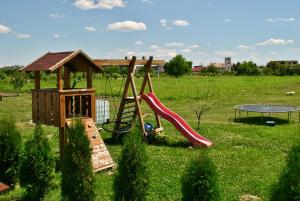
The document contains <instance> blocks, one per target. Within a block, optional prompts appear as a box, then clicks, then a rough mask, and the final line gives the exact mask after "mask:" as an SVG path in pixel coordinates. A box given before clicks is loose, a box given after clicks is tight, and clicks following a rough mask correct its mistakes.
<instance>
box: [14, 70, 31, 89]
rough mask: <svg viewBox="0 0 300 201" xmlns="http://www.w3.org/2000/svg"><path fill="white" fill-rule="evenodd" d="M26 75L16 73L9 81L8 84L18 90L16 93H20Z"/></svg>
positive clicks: (25, 80)
mask: <svg viewBox="0 0 300 201" xmlns="http://www.w3.org/2000/svg"><path fill="white" fill-rule="evenodd" d="M27 79H28V77H27V75H26V74H25V73H24V72H19V71H16V72H15V74H14V75H13V77H12V78H11V80H10V83H11V84H12V86H13V88H14V89H17V90H18V93H20V92H21V89H22V87H23V86H24V85H25V83H26V82H27Z"/></svg>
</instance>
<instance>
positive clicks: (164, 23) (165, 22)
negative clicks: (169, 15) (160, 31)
mask: <svg viewBox="0 0 300 201" xmlns="http://www.w3.org/2000/svg"><path fill="white" fill-rule="evenodd" d="M159 22H160V25H161V26H162V27H166V26H167V20H166V19H161V20H160V21H159Z"/></svg>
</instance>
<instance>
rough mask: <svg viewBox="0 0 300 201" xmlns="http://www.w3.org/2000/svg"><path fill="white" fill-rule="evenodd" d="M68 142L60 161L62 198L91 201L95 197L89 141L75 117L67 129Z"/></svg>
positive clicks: (73, 200) (67, 200) (66, 200)
mask: <svg viewBox="0 0 300 201" xmlns="http://www.w3.org/2000/svg"><path fill="white" fill-rule="evenodd" d="M67 138H68V143H67V144H66V146H65V149H64V153H63V161H62V182H61V190H62V197H63V198H62V200H65V201H91V200H94V198H95V193H94V180H95V179H94V174H93V169H92V164H91V151H92V150H91V148H90V142H89V140H88V138H87V136H86V135H85V132H84V125H83V124H82V122H81V121H80V120H79V119H77V120H75V121H74V122H72V126H71V127H70V128H69V129H68V130H67Z"/></svg>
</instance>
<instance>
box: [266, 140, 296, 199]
mask: <svg viewBox="0 0 300 201" xmlns="http://www.w3.org/2000/svg"><path fill="white" fill-rule="evenodd" d="M272 190H273V192H272V196H271V201H294V200H300V143H299V142H298V143H297V144H296V145H294V146H293V147H292V149H291V151H290V152H289V154H288V158H287V165H286V168H285V169H284V170H283V172H282V174H281V176H280V178H279V182H278V183H277V184H276V185H275V186H274V187H273V189H272Z"/></svg>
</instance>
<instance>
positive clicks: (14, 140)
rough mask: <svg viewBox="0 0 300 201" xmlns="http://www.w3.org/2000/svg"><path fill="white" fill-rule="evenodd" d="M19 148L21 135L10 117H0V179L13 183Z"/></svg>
mask: <svg viewBox="0 0 300 201" xmlns="http://www.w3.org/2000/svg"><path fill="white" fill-rule="evenodd" d="M20 150H21V135H20V133H19V132H18V131H17V128H16V125H15V121H14V120H13V119H12V118H7V117H6V119H4V118H1V119H0V181H1V182H3V183H5V184H8V185H13V184H15V183H16V176H17V172H18V171H17V170H18V164H19V158H20Z"/></svg>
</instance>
